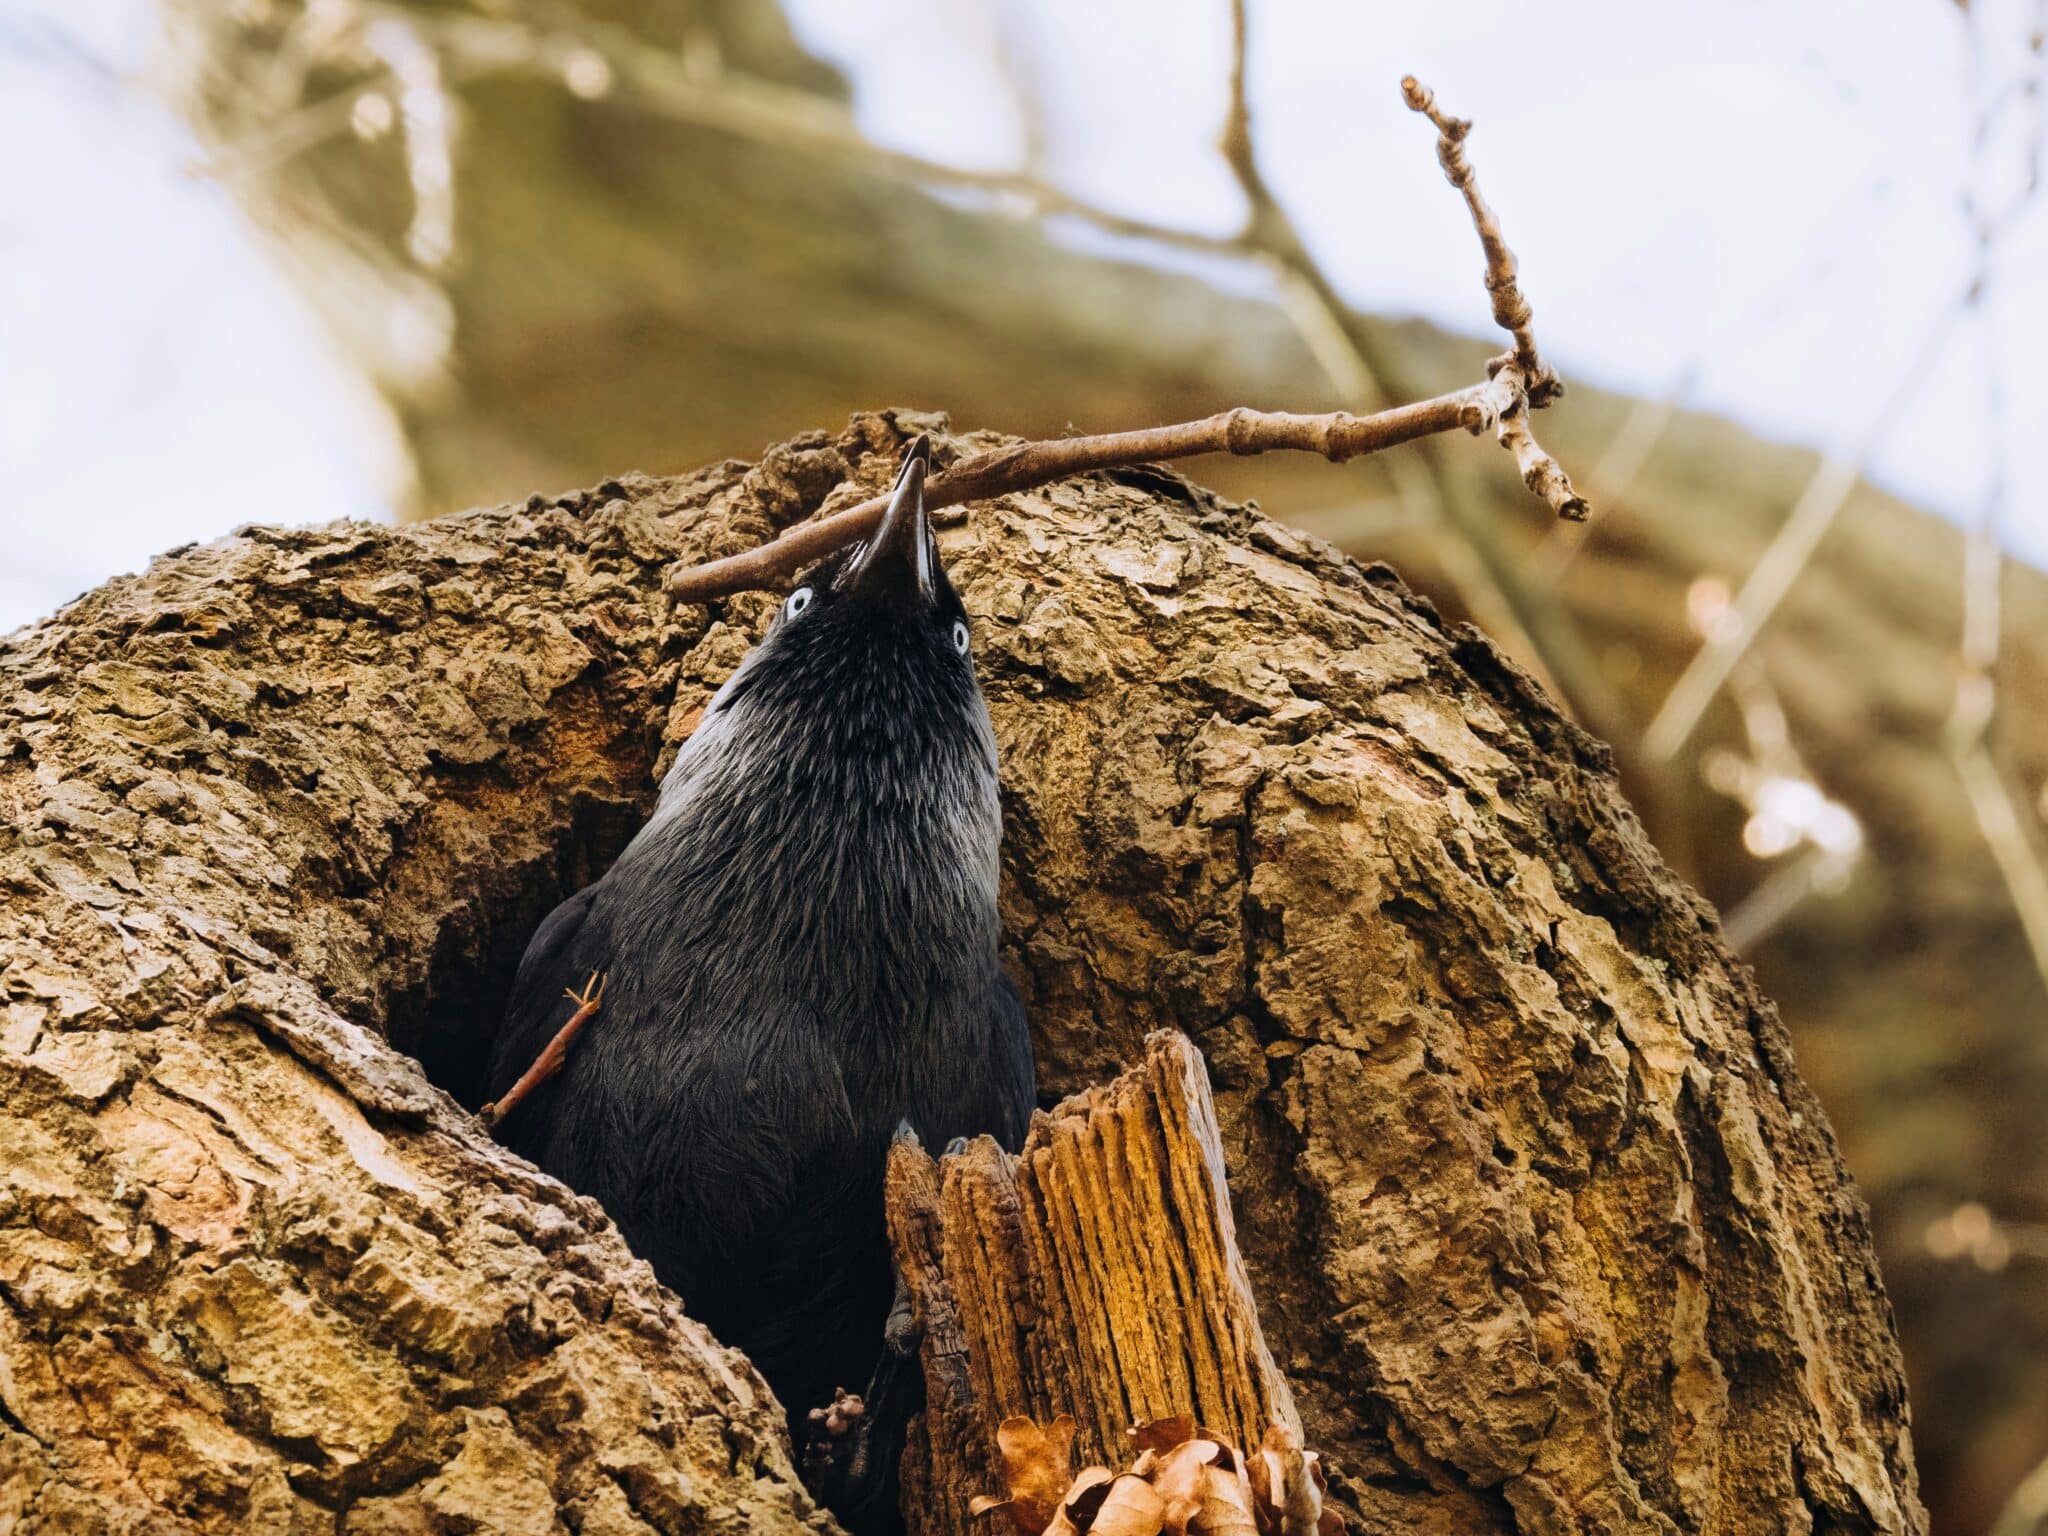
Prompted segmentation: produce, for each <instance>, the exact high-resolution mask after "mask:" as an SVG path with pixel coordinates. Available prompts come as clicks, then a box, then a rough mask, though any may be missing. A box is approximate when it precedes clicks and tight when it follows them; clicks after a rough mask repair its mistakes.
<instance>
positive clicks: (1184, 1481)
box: [1152, 1440, 1223, 1536]
mask: <svg viewBox="0 0 2048 1536" xmlns="http://www.w3.org/2000/svg"><path fill="white" fill-rule="evenodd" d="M1222 1452H1223V1447H1222V1446H1220V1445H1218V1444H1216V1442H1215V1441H1213V1440H1183V1441H1182V1442H1181V1443H1180V1444H1179V1445H1176V1446H1175V1447H1174V1448H1173V1449H1172V1450H1170V1451H1168V1452H1166V1453H1165V1454H1164V1455H1162V1456H1161V1457H1160V1458H1159V1460H1158V1462H1157V1463H1156V1464H1155V1465H1154V1467H1153V1469H1152V1486H1153V1488H1154V1489H1155V1490H1157V1492H1158V1494H1159V1497H1160V1499H1161V1500H1162V1501H1163V1502H1164V1504H1165V1509H1164V1511H1163V1512H1162V1515H1161V1519H1162V1522H1163V1523H1164V1525H1165V1528H1166V1530H1167V1532H1168V1536H1187V1529H1188V1522H1189V1521H1190V1520H1192V1519H1194V1518H1195V1516H1196V1515H1198V1514H1200V1513H1201V1510H1202V1478H1203V1475H1204V1474H1205V1473H1206V1472H1207V1471H1208V1470H1209V1468H1210V1465H1211V1464H1212V1463H1213V1462H1214V1461H1215V1460H1216V1458H1217V1457H1218V1456H1220V1455H1221V1454H1222Z"/></svg>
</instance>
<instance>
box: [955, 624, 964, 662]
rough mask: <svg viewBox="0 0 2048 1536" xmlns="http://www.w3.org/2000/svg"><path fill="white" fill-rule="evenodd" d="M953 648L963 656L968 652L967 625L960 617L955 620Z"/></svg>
mask: <svg viewBox="0 0 2048 1536" xmlns="http://www.w3.org/2000/svg"><path fill="white" fill-rule="evenodd" d="M953 649H954V650H956V651H958V652H959V653H960V654H961V655H962V656H965V655H966V654H967V626H966V625H965V624H962V623H961V622H960V621H959V620H958V619H955V620H954V621H953Z"/></svg>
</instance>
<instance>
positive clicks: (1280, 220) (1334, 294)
mask: <svg viewBox="0 0 2048 1536" xmlns="http://www.w3.org/2000/svg"><path fill="white" fill-rule="evenodd" d="M1230 22H1231V45H1232V47H1231V66H1230V75H1229V87H1230V89H1229V97H1228V101H1227V104H1226V108H1225V112H1224V121H1223V132H1222V135H1221V137H1220V140H1219V148H1220V149H1221V151H1222V154H1223V158H1224V161H1225V163H1226V164H1227V165H1228V166H1229V167H1230V170H1231V173H1232V175H1233V176H1234V177H1235V178H1236V180H1237V183H1238V188H1239V190H1240V191H1241V192H1242V193H1243V194H1244V198H1245V202H1246V205H1247V210H1248V211H1247V217H1246V220H1245V226H1244V230H1243V232H1242V234H1240V235H1239V237H1238V244H1239V246H1240V248H1241V249H1244V250H1248V251H1251V252H1253V253H1255V254H1257V255H1259V256H1260V257H1262V258H1263V259H1264V260H1265V261H1266V263H1267V264H1268V265H1269V266H1270V267H1271V268H1272V270H1273V272H1274V275H1275V277H1276V279H1277V280H1278V282H1279V284H1280V295H1281V302H1282V304H1283V306H1284V308H1285V311H1286V313H1287V315H1288V316H1289V318H1290V319H1292V320H1293V322H1294V325H1295V329H1296V330H1297V331H1298V332H1299V333H1300V335H1301V337H1302V339H1303V340H1304V341H1305V342H1306V343H1307V345H1308V347H1309V350H1310V352H1311V354H1312V355H1313V356H1314V357H1315V359H1316V361H1317V363H1318V364H1319V365H1321V367H1322V369H1323V371H1324V373H1325V374H1327V375H1328V376H1329V379H1330V382H1331V383H1332V384H1334V385H1335V386H1336V388H1337V392H1338V394H1339V396H1340V398H1342V399H1343V400H1344V402H1345V403H1346V404H1347V405H1349V406H1350V407H1351V408H1352V409H1353V410H1360V411H1362V410H1369V409H1373V408H1375V407H1378V406H1382V405H1384V404H1385V403H1386V402H1388V401H1389V400H1391V399H1394V398H1397V397H1398V396H1399V395H1400V394H1402V393H1405V392H1408V391H1404V389H1403V387H1402V383H1403V381H1402V379H1401V378H1400V376H1399V373H1398V370H1397V368H1396V365H1395V361H1394V359H1393V358H1392V357H1391V356H1390V355H1389V354H1388V353H1387V351H1386V349H1385V348H1383V347H1382V346H1380V345H1379V342H1378V339H1377V338H1376V337H1375V335H1374V334H1373V332H1372V331H1371V330H1370V329H1369V328H1368V327H1367V326H1366V325H1364V324H1363V323H1362V322H1361V321H1360V319H1359V318H1358V316H1357V314H1356V313H1355V312H1354V311H1353V310H1352V309H1351V307H1350V305H1348V304H1347V303H1346V302H1345V300H1344V298H1343V296H1342V295H1341V294H1340V293H1338V291H1337V286H1336V284H1335V283H1333V282H1332V281H1331V280H1330V276H1329V274H1328V273H1327V272H1325V271H1324V270H1323V267H1322V264H1321V263H1320V262H1318V261H1317V260H1316V259H1315V257H1314V255H1313V254H1312V253H1311V252H1310V250H1309V248H1308V244H1307V242H1306V241H1304V240H1303V239H1302V237H1301V232H1300V231H1299V230H1298V229H1297V228H1296V227H1295V224H1294V221H1293V219H1292V218H1290V217H1289V216H1288V213H1287V210H1286V208H1285V207H1284V206H1283V205H1282V204H1281V202H1280V201H1279V199H1278V198H1277V197H1276V196H1275V195H1274V193H1273V190H1272V187H1271V186H1270V185H1269V184H1268V183H1267V181H1266V179H1265V177H1264V175H1263V174H1262V173H1261V171H1260V169H1259V162H1258V154H1257V151H1256V147H1255V142H1254V135H1253V132H1252V121H1251V106H1250V99H1249V95H1248V92H1247V90H1246V85H1245V78H1246V73H1247V71H1246V59H1247V56H1248V54H1249V51H1250V22H1249V17H1248V15H1247V7H1246V4H1245V0H1231V5H1230ZM1431 447H1432V445H1431V444H1429V443H1427V442H1424V443H1422V444H1420V445H1419V446H1418V448H1417V450H1416V452H1415V453H1414V454H1413V455H1412V456H1410V455H1400V456H1396V457H1394V458H1390V459H1388V460H1387V461H1386V465H1387V474H1388V478H1389V479H1390V480H1392V482H1393V484H1394V489H1395V492H1396V494H1397V495H1398V496H1399V497H1400V498H1401V501H1402V503H1403V504H1404V505H1406V506H1411V507H1417V508H1421V509H1423V510H1424V511H1426V512H1427V513H1428V515H1429V517H1430V519H1431V520H1432V521H1433V522H1434V523H1435V524H1436V526H1437V529H1438V531H1439V533H1440V534H1441V539H1442V547H1441V549H1440V551H1439V556H1438V557H1439V559H1440V560H1441V561H1442V562H1443V564H1444V567H1445V574H1446V576H1447V577H1448V578H1449V580H1450V582H1451V585H1452V586H1453V587H1454V588H1455V590H1456V591H1457V593H1458V596H1459V597H1460V598H1461V599H1462V600H1463V602H1464V603H1465V606H1466V607H1467V608H1468V609H1469V610H1470V611H1471V613H1472V615H1473V616H1474V618H1476V619H1477V620H1478V621H1479V622H1480V624H1481V625H1482V626H1484V627H1485V628H1486V629H1487V630H1488V631H1489V632H1490V633H1492V634H1493V635H1494V636H1495V638H1496V639H1498V640H1500V641H1501V642H1502V643H1503V644H1505V645H1506V646H1507V648H1508V649H1509V650H1510V651H1512V652H1514V653H1515V654H1516V655H1517V656H1518V657H1520V658H1521V659H1522V661H1523V662H1524V664H1526V665H1528V666H1529V667H1531V668H1532V669H1533V670H1534V671H1535V672H1536V673H1537V675H1538V676H1539V677H1540V678H1541V679H1542V681H1543V683H1544V686H1545V687H1546V688H1548V689H1549V691H1550V692H1551V693H1552V694H1554V695H1555V696H1556V697H1557V698H1558V699H1559V700H1560V702H1562V703H1564V704H1565V707H1567V708H1573V707H1576V708H1577V709H1578V710H1579V711H1581V713H1582V716H1583V718H1584V719H1585V721H1586V723H1587V724H1588V725H1590V726H1591V727H1592V728H1593V729H1594V730H1595V731H1596V732H1598V733H1599V734H1600V735H1602V736H1604V737H1606V738H1607V739H1608V740H1610V741H1616V742H1620V741H1623V740H1625V739H1626V737H1625V735H1624V732H1629V734H1632V731H1630V721H1629V717H1628V712H1627V709H1626V707H1625V705H1624V703H1623V701H1622V699H1621V697H1620V695H1619V694H1618V693H1617V692H1616V690H1615V689H1614V687H1613V686H1612V685H1611V684H1610V683H1609V682H1608V680H1607V677H1606V675H1605V673H1603V672H1602V671H1601V669H1600V667H1599V664H1598V663H1597V662H1596V661H1595V660H1594V659H1593V657H1592V655H1591V654H1590V653H1589V652H1588V650H1587V648H1586V645H1585V642H1584V641H1583V639H1581V637H1580V635H1579V632H1578V627H1577V626H1576V625H1575V624H1574V623H1573V621H1572V617H1571V615H1570V613H1569V612H1568V611H1567V610H1566V609H1564V608H1563V607H1562V606H1561V605H1559V604H1556V603H1553V602H1550V601H1548V600H1547V598H1546V597H1545V595H1544V594H1542V593H1541V592H1539V591H1537V590H1536V588H1535V587H1534V586H1533V585H1532V584H1531V583H1530V581H1529V579H1528V577H1527V575H1526V574H1525V573H1524V572H1523V571H1522V569H1521V568H1520V566H1519V565H1518V564H1517V563H1516V561H1515V560H1514V559H1513V558H1512V557H1511V556H1510V555H1509V553H1508V552H1507V551H1506V550H1505V549H1503V548H1502V545H1501V540H1500V537H1499V531H1498V529H1496V528H1495V527H1493V526H1492V525H1491V524H1490V523H1489V522H1488V521H1487V520H1486V518H1485V517H1484V515H1483V512H1482V510H1481V509H1482V498H1480V497H1479V496H1477V495H1474V494H1470V493H1468V492H1466V491H1465V490H1464V489H1463V488H1462V487H1460V486H1458V485H1454V484H1453V483H1452V474H1453V472H1452V469H1451V467H1450V466H1449V465H1448V464H1447V463H1444V462H1442V461H1441V460H1440V458H1439V456H1438V455H1436V454H1435V453H1433V452H1432V451H1431Z"/></svg>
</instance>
